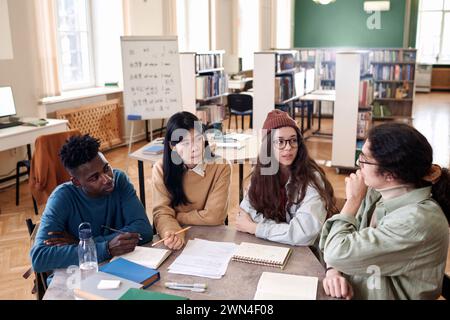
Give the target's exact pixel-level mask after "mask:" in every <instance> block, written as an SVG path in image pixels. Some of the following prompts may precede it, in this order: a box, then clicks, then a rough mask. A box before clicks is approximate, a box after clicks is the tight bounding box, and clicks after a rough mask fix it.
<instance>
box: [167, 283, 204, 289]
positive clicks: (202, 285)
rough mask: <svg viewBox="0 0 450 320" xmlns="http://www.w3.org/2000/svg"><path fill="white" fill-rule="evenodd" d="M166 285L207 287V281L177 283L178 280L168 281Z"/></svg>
mask: <svg viewBox="0 0 450 320" xmlns="http://www.w3.org/2000/svg"><path fill="white" fill-rule="evenodd" d="M165 286H166V287H180V288H198V289H206V288H207V286H206V283H177V282H166V283H165Z"/></svg>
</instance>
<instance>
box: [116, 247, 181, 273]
mask: <svg viewBox="0 0 450 320" xmlns="http://www.w3.org/2000/svg"><path fill="white" fill-rule="evenodd" d="M171 253H172V251H170V250H166V249H158V248H147V247H136V248H135V249H134V251H133V252H130V253H127V254H124V255H121V256H118V257H114V258H113V259H112V260H111V261H114V260H115V259H117V258H119V257H120V258H124V259H126V260H128V261H131V262H134V263H137V264H140V265H142V266H145V267H148V268H152V269H158V267H159V266H160V265H161V263H163V262H164V260H166V258H167V257H168V256H169V255H170V254H171Z"/></svg>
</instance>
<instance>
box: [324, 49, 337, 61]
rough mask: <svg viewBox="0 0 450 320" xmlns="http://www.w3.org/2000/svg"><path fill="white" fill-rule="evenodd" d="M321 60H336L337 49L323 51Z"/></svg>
mask: <svg viewBox="0 0 450 320" xmlns="http://www.w3.org/2000/svg"><path fill="white" fill-rule="evenodd" d="M321 61H322V62H323V61H336V52H335V51H322V54H321Z"/></svg>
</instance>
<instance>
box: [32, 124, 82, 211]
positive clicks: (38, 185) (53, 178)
mask: <svg viewBox="0 0 450 320" xmlns="http://www.w3.org/2000/svg"><path fill="white" fill-rule="evenodd" d="M75 135H80V131H78V130H76V129H75V130H70V131H64V132H58V133H53V134H47V135H42V136H40V137H38V138H37V139H36V143H35V150H34V154H33V158H32V159H31V165H30V179H29V180H28V185H29V187H30V191H31V194H32V195H33V198H34V199H36V202H37V204H38V205H41V204H44V203H46V202H47V199H48V197H49V196H50V194H51V193H52V192H53V190H54V189H55V188H56V187H57V186H58V185H60V184H62V183H64V182H67V181H69V180H70V175H69V173H68V172H67V171H66V169H65V168H64V166H63V164H62V163H61V160H60V159H59V150H61V147H62V146H63V145H64V144H65V143H66V141H67V139H69V138H70V137H72V136H75Z"/></svg>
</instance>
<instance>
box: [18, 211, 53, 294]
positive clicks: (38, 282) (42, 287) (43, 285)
mask: <svg viewBox="0 0 450 320" xmlns="http://www.w3.org/2000/svg"><path fill="white" fill-rule="evenodd" d="M25 222H26V224H27V229H28V233H29V234H30V239H31V245H33V242H34V239H35V236H36V232H37V230H38V229H39V226H38V225H37V224H34V223H33V221H32V220H31V219H26V220H25ZM32 273H34V286H33V289H32V291H31V293H32V294H34V295H36V298H37V299H38V300H42V299H43V298H44V294H45V291H46V290H47V278H48V273H47V272H35V271H34V270H33V268H30V269H28V271H27V272H25V274H24V275H23V277H24V278H25V279H28V278H29V277H30V275H31V274H32Z"/></svg>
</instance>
